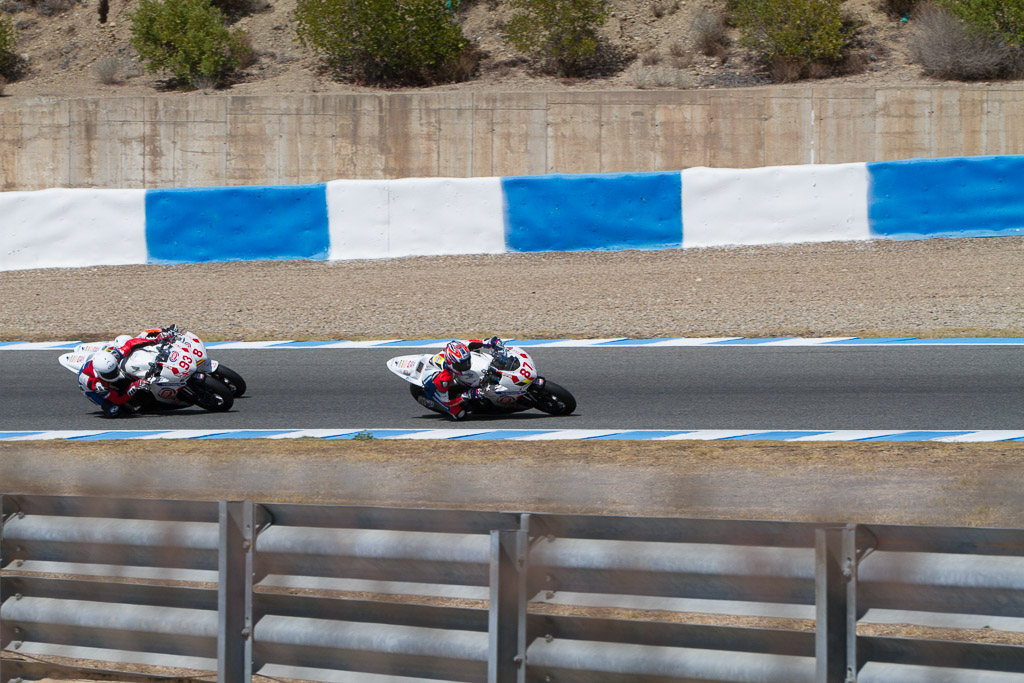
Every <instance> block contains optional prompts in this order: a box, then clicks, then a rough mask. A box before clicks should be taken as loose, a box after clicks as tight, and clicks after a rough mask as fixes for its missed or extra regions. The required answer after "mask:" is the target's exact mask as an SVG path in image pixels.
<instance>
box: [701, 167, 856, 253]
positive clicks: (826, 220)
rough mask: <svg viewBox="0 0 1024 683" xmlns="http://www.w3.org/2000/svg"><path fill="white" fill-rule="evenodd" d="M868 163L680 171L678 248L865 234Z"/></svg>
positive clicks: (828, 238) (845, 238) (805, 240)
mask: <svg viewBox="0 0 1024 683" xmlns="http://www.w3.org/2000/svg"><path fill="white" fill-rule="evenodd" d="M867 194H868V169H867V164H863V163H857V164H835V165H807V166H776V167H770V168H755V169H741V170H738V169H727V168H690V169H686V170H684V171H683V247H684V248H689V247H713V246H724V245H730V244H783V243H795V242H830V241H836V240H866V239H869V238H870V231H869V228H868V208H867V201H866V197H867Z"/></svg>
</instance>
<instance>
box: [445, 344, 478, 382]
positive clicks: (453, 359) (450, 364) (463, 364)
mask: <svg viewBox="0 0 1024 683" xmlns="http://www.w3.org/2000/svg"><path fill="white" fill-rule="evenodd" d="M471 364H472V356H471V355H470V353H469V347H468V346H466V345H465V344H463V343H462V342H460V341H452V342H448V345H447V346H445V347H444V366H445V368H447V369H448V370H450V371H451V372H453V373H455V374H456V375H462V374H465V373H466V372H467V371H468V370H469V368H470V365H471Z"/></svg>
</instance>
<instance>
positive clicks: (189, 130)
mask: <svg viewBox="0 0 1024 683" xmlns="http://www.w3.org/2000/svg"><path fill="white" fill-rule="evenodd" d="M1022 153H1024V89H1021V88H1018V89H1013V88H999V89H997V88H993V87H973V88H905V89H901V88H886V89H876V88H856V87H818V86H804V87H786V88H753V89H729V90H723V91H716V90H700V91H696V90H681V91H668V90H664V91H661V90H659V91H623V92H557V93H544V92H537V93H533V92H530V93H504V94H485V93H474V92H434V93H361V94H337V95H323V94H310V95H304V96H294V95H288V96H265V97H255V96H233V95H223V96H222V95H211V96H205V95H194V96H193V95H183V96H173V97H172V96H160V97H158V96H154V97H133V98H103V99H47V98H42V99H25V100H20V99H15V98H5V99H4V100H3V105H2V106H0V190H3V191H18V190H37V189H44V188H51V187H83V188H86V187H87V188H136V189H142V188H169V187H201V186H225V185H296V184H309V183H320V182H325V181H328V180H331V179H334V178H352V179H385V178H433V177H453V178H469V177H498V176H521V175H542V174H547V173H632V172H650V171H671V170H677V169H681V168H690V167H697V166H707V167H717V168H759V167H766V166H781V165H791V164H839V163H849V162H867V161H888V160H896V159H907V158H914V157H931V158H937V157H950V156H962V155H963V156H975V155H1005V154H1022Z"/></svg>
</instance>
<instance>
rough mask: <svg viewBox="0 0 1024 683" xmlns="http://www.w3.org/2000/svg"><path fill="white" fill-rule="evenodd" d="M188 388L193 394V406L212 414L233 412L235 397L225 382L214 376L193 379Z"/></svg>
mask: <svg viewBox="0 0 1024 683" xmlns="http://www.w3.org/2000/svg"><path fill="white" fill-rule="evenodd" d="M188 388H189V389H190V390H191V391H192V394H193V397H194V398H193V401H192V402H193V404H194V405H197V406H199V407H200V408H202V409H203V410H209V411H210V412H211V413H224V412H227V411H229V410H231V406H233V405H234V404H235V397H234V396H232V395H231V389H229V388H228V386H227V385H226V384H224V382H221V381H220V380H219V379H217V378H216V377H214V376H213V375H204V376H203V378H202V379H196V378H194V377H193V378H192V379H191V380H189V383H188Z"/></svg>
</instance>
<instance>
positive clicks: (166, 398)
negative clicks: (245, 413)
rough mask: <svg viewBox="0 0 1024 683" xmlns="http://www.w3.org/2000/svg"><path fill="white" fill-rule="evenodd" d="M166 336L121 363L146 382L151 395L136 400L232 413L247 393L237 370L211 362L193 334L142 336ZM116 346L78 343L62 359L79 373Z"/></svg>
mask: <svg viewBox="0 0 1024 683" xmlns="http://www.w3.org/2000/svg"><path fill="white" fill-rule="evenodd" d="M159 333H166V334H167V336H168V338H167V339H166V340H165V341H163V342H161V343H160V344H154V345H151V346H143V347H141V348H137V349H135V350H133V351H132V352H131V353H130V354H129V355H127V356H125V357H124V358H122V359H121V360H120V363H119V365H120V368H121V371H122V372H124V374H125V375H126V376H128V377H133V378H135V379H141V380H144V385H145V387H146V391H144V392H139V393H137V394H136V395H135V396H134V397H133V398H132V401H131V403H132V405H133V407H135V408H138V409H142V410H159V409H161V408H183V407H186V406H198V407H200V408H203V409H204V410H209V411H211V412H225V411H228V410H231V407H232V405H234V401H235V398H237V397H239V396H241V395H242V394H244V393H245V390H246V388H247V387H246V384H245V380H243V379H242V377H241V375H239V374H238V373H237V372H235V371H234V370H232V369H230V368H228V367H227V366H225V365H223V364H221V363H218V362H217V361H215V360H213V359H211V358H210V357H209V356H208V354H207V352H206V346H205V345H204V344H203V342H202V340H200V339H199V337H197V336H195V335H194V334H192V333H191V332H187V331H185V330H179V329H178V327H177V326H176V325H171V326H170V327H168V328H164V329H163V330H145V331H144V332H143V336H155V334H159ZM113 348H117V345H114V344H111V343H109V342H94V343H84V344H79V345H78V346H76V347H75V349H74V351H71V352H70V353H65V354H63V355H62V356H60V358H59V359H58V360H59V361H60V364H61V365H63V366H64V367H65V368H67V369H68V370H70V371H72V372H74V373H75V374H76V375H77V374H78V373H79V372H81V369H82V367H83V366H84V365H85V364H86V363H87V362H89V359H90V358H92V356H93V355H94V354H96V353H98V352H100V351H106V350H111V349H113Z"/></svg>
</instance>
